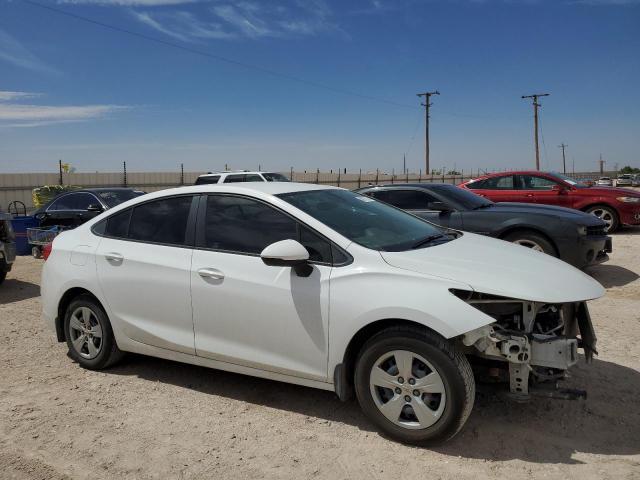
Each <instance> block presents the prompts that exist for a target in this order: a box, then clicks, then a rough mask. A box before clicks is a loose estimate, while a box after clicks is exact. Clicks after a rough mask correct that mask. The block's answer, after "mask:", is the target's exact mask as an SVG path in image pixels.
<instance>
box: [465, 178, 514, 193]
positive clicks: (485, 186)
mask: <svg viewBox="0 0 640 480" xmlns="http://www.w3.org/2000/svg"><path fill="white" fill-rule="evenodd" d="M467 188H470V189H471V190H513V175H507V176H505V177H491V178H486V179H484V180H479V181H477V182H472V183H468V184H467Z"/></svg>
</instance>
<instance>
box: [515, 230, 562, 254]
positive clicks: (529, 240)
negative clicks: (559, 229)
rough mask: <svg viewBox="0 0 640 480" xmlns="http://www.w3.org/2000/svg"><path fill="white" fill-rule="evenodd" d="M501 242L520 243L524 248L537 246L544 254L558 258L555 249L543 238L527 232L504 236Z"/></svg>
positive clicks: (520, 231)
mask: <svg viewBox="0 0 640 480" xmlns="http://www.w3.org/2000/svg"><path fill="white" fill-rule="evenodd" d="M503 240H506V241H507V242H512V243H518V244H519V243H521V242H522V245H523V246H524V247H528V248H533V245H537V246H539V247H540V248H541V249H542V251H543V252H544V253H546V254H547V255H551V256H553V257H557V256H558V252H557V250H556V247H554V246H553V244H552V243H551V242H550V241H549V240H547V238H545V237H544V236H542V235H540V234H539V233H536V232H531V231H529V230H519V231H516V232H512V233H510V234H508V235H506V236H505V237H504V238H503Z"/></svg>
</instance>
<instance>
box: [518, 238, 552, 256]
mask: <svg viewBox="0 0 640 480" xmlns="http://www.w3.org/2000/svg"><path fill="white" fill-rule="evenodd" d="M513 243H515V244H518V245H522V246H523V247H527V248H530V249H531V250H535V251H536V252H542V253H544V249H543V248H542V246H541V245H540V244H539V243H537V242H534V241H533V240H527V239H521V240H514V242H513Z"/></svg>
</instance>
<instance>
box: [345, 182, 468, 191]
mask: <svg viewBox="0 0 640 480" xmlns="http://www.w3.org/2000/svg"><path fill="white" fill-rule="evenodd" d="M371 188H423V189H425V190H431V189H436V190H437V189H441V190H442V189H449V188H458V187H456V186H455V185H452V184H450V183H389V184H384V185H368V186H366V187H362V188H359V189H358V190H356V191H360V190H369V189H371Z"/></svg>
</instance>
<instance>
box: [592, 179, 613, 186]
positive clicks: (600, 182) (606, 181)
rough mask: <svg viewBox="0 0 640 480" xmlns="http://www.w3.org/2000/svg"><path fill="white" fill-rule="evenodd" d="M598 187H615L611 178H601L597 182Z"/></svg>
mask: <svg viewBox="0 0 640 480" xmlns="http://www.w3.org/2000/svg"><path fill="white" fill-rule="evenodd" d="M596 186H598V187H613V180H611V178H610V177H600V178H599V179H598V180H596Z"/></svg>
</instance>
